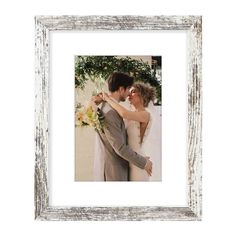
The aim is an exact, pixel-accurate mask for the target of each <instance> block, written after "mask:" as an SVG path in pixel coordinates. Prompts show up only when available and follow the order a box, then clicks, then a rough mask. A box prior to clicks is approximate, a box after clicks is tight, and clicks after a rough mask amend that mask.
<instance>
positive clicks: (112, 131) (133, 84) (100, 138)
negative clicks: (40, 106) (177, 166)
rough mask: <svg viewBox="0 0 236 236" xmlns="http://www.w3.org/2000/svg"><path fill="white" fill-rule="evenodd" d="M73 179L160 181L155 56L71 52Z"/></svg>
mask: <svg viewBox="0 0 236 236" xmlns="http://www.w3.org/2000/svg"><path fill="white" fill-rule="evenodd" d="M74 62H75V64H74V66H75V68H74V70H75V181H161V176H162V173H161V171H162V168H161V165H162V162H161V107H162V103H161V87H162V73H161V72H162V70H161V68H162V57H161V56H159V55H158V56H147V55H142V56H136V55H135V56H133V55H125V56H79V55H76V56H75V60H74Z"/></svg>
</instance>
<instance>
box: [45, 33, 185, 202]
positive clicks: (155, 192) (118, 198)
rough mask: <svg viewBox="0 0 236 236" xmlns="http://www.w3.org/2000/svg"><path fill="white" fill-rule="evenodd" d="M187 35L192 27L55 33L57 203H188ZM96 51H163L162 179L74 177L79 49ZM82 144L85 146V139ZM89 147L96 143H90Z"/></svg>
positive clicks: (53, 175)
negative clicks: (78, 179) (117, 180)
mask: <svg viewBox="0 0 236 236" xmlns="http://www.w3.org/2000/svg"><path fill="white" fill-rule="evenodd" d="M186 39H187V33H186V31H181V32H176V31H172V32H161V33H160V32H159V33H154V32H145V33H144V32H140V31H139V32H137V31H135V32H130V31H129V32H124V31H122V32H117V31H116V32H100V33H99V32H88V33H86V32H79V33H76V32H73V33H68V32H67V33H66V32H52V33H51V42H50V43H51V45H52V47H51V48H50V52H51V80H50V99H51V109H50V117H51V118H50V138H51V139H50V165H49V173H50V179H49V181H50V185H49V186H50V194H49V195H50V204H51V205H54V206H62V205H64V206H98V205H99V206H101V205H102V206H105V205H106V206H111V205H112V206H124V205H125V206H128V205H131V206H134V205H139V206H140V205H143V206H148V205H150V206H151V205H153V206H186V205H187V199H186V195H187V190H186V186H187V163H186V161H187V154H186V152H187V145H186V140H187V126H186V123H187V78H186V77H187V68H186V64H187V59H186V57H187V42H186V41H187V40H186ZM94 41H96V43H94ZM97 45H99V47H98V46H97ZM91 53H92V55H118V54H120V55H134V54H136V55H161V56H162V65H163V66H162V75H163V86H162V120H163V125H162V133H163V135H162V147H163V148H162V160H163V162H162V173H163V176H162V181H161V182H149V183H146V182H136V183H134V182H132V183H131V182H129V183H114V182H113V183H109V184H108V183H105V182H103V183H97V182H92V183H83V182H82V183H81V182H75V181H74V163H75V161H74V159H75V154H74V122H73V121H74V112H73V110H74V106H73V104H74V55H75V54H76V55H89V54H91ZM173 121H174V122H173ZM77 145H78V148H80V145H79V144H77ZM92 145H93V144H92ZM170 147H171V148H170ZM87 148H90V147H89V145H88V146H87ZM92 148H93V147H92ZM94 196H96V197H94Z"/></svg>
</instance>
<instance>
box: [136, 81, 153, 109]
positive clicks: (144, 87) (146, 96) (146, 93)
mask: <svg viewBox="0 0 236 236" xmlns="http://www.w3.org/2000/svg"><path fill="white" fill-rule="evenodd" d="M133 87H134V88H135V90H136V91H137V92H138V93H139V95H140V97H141V99H142V100H143V105H144V107H147V106H148V104H149V102H150V101H154V100H155V98H156V92H155V89H154V88H153V87H151V86H150V85H149V84H144V83H142V82H137V83H134V84H133Z"/></svg>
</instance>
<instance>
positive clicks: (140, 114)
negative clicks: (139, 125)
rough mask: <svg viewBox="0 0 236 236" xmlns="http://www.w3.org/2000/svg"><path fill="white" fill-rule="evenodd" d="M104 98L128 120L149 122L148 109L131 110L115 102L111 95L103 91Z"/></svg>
mask: <svg viewBox="0 0 236 236" xmlns="http://www.w3.org/2000/svg"><path fill="white" fill-rule="evenodd" d="M103 99H104V100H105V101H106V102H108V103H109V104H110V105H111V106H112V107H113V108H114V109H115V110H116V111H117V112H118V113H119V115H120V116H121V117H122V118H124V119H128V120H135V121H139V122H145V123H147V122H148V121H149V113H148V112H147V111H135V112H134V111H129V110H127V109H126V108H124V107H123V106H121V105H120V104H119V103H116V102H114V101H113V100H112V99H110V97H109V96H108V95H107V94H105V93H103Z"/></svg>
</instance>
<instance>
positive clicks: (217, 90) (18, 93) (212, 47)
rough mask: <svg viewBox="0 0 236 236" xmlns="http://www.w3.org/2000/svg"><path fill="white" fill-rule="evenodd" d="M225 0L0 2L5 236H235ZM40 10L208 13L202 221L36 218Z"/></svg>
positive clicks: (231, 56)
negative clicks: (36, 56) (37, 20)
mask: <svg viewBox="0 0 236 236" xmlns="http://www.w3.org/2000/svg"><path fill="white" fill-rule="evenodd" d="M233 3H234V1H233V0H225V1H214V2H212V1H206V0H198V1H187V0H182V1H169V0H166V1H156V0H153V1H151V0H150V1H149V0H147V1H145V2H138V1H135V2H134V1H130V2H129V1H127V0H126V1H122V0H120V1H119V2H114V1H93V2H92V1H90V0H88V1H86V2H85V1H78V0H76V1H46V0H41V1H26V0H22V1H15V0H9V1H5V2H4V3H3V1H2V2H1V7H0V13H1V14H0V29H1V37H0V41H1V43H0V52H1V53H0V58H1V59H0V60H1V61H0V65H1V84H0V91H1V92H0V96H1V97H0V107H1V116H0V143H1V155H0V156H1V165H0V179H1V194H0V203H1V214H0V218H1V219H0V222H1V227H0V234H1V235H58V236H59V235H73V234H81V235H83V234H85V235H100V234H102V235H111V233H112V235H119V236H120V235H182V236H187V235H190V234H191V235H193V236H194V235H198V236H199V235H235V233H236V230H235V215H234V212H235V210H236V204H235V199H236V192H235V179H236V171H235V166H236V162H235V159H236V158H235V157H236V155H235V154H236V153H235V133H236V126H235V120H236V112H235V101H236V95H235V87H236V86H235V85H236V83H235V81H236V80H235V69H234V68H235V52H236V45H235V42H236V33H235V22H236V16H235V7H234V5H233ZM36 14H45V15H46V14H83V15H86V14H89V15H93V14H97V15H99V14H114V15H116V14H135V15H138V14H142V15H145V14H149V15H165V14H166V15H168V14H169V15H171V14H184V15H189V14H199V15H203V16H204V18H203V24H204V25H203V95H204V107H203V112H204V113H203V114H204V115H203V122H204V123H203V221H202V222H126V223H124V222H36V221H34V220H33V217H34V214H33V211H34V207H33V202H34V195H33V194H34V188H33V178H34V150H33V145H34V141H33V127H34V121H33V119H34V114H33V110H34V24H33V16H34V15H36Z"/></svg>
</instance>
